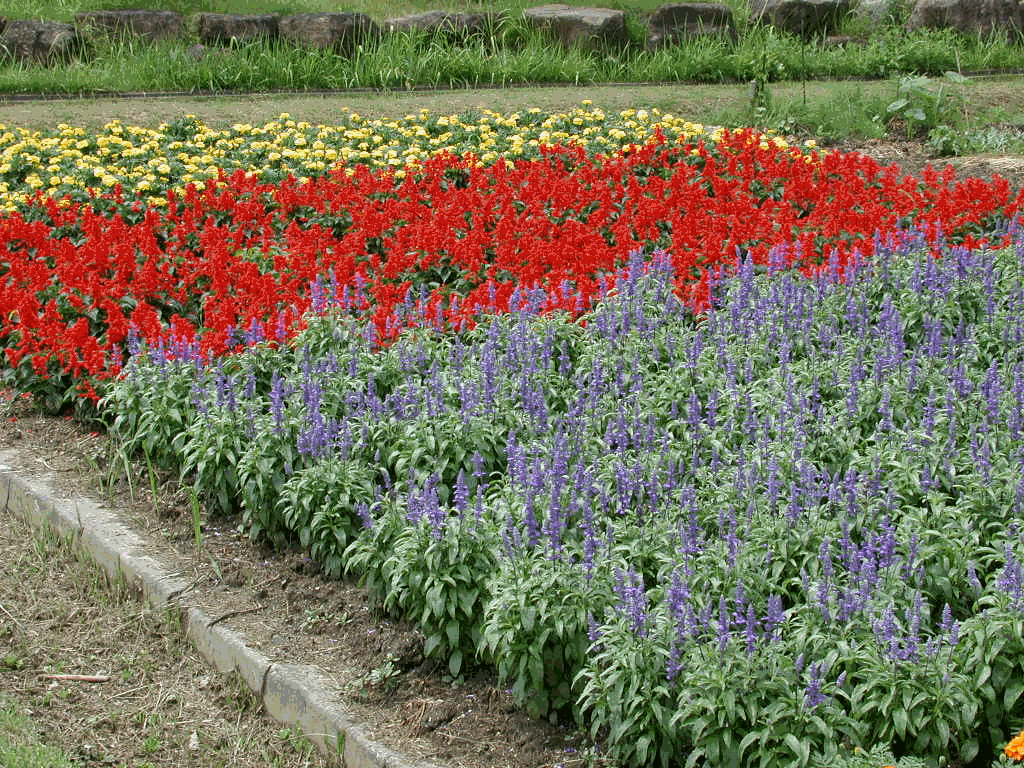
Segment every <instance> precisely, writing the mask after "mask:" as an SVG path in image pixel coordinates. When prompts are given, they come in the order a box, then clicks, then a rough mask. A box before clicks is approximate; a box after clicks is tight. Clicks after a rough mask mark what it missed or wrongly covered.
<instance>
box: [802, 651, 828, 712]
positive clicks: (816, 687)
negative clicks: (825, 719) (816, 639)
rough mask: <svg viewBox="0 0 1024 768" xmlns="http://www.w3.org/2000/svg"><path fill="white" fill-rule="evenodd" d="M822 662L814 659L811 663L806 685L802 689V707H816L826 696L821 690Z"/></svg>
mask: <svg viewBox="0 0 1024 768" xmlns="http://www.w3.org/2000/svg"><path fill="white" fill-rule="evenodd" d="M823 667H824V664H823V663H822V662H820V661H816V662H815V663H813V664H811V666H810V670H809V675H810V677H809V679H808V681H807V687H806V688H805V689H804V709H816V708H817V707H818V706H819V705H821V704H823V703H824V702H825V700H826V699H827V698H828V697H827V696H825V694H824V693H823V692H822V690H821V687H822V677H823V675H824V670H823Z"/></svg>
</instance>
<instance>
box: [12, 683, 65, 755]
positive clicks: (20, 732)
mask: <svg viewBox="0 0 1024 768" xmlns="http://www.w3.org/2000/svg"><path fill="white" fill-rule="evenodd" d="M72 765H73V763H72V762H71V759H70V758H69V757H68V756H67V755H66V754H65V753H64V752H62V751H60V750H59V749H54V748H53V747H50V746H47V745H46V744H44V743H43V742H42V741H41V740H40V738H39V734H38V732H37V731H36V730H35V729H34V728H33V727H32V723H31V721H30V720H29V719H28V718H27V717H26V716H25V715H23V714H22V713H21V712H20V711H19V709H18V707H17V706H15V705H14V704H13V703H11V702H10V701H8V700H7V699H5V698H3V697H0V768H63V766H68V768H70V766H72Z"/></svg>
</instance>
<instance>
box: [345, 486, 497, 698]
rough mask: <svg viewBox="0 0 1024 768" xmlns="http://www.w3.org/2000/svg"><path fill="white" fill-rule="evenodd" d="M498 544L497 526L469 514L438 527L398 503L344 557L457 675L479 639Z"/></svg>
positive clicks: (473, 655)
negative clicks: (409, 514)
mask: <svg viewBox="0 0 1024 768" xmlns="http://www.w3.org/2000/svg"><path fill="white" fill-rule="evenodd" d="M500 546H501V544H500V537H499V535H498V533H497V531H496V530H495V529H494V528H493V527H491V526H489V525H487V524H485V523H482V522H478V521H475V520H473V519H472V518H465V517H463V518H457V517H450V518H448V519H446V520H445V521H444V522H443V523H442V527H441V529H440V530H439V531H438V529H437V528H436V527H434V525H433V524H432V522H431V521H430V520H428V519H426V518H422V519H420V520H419V521H418V522H413V523H411V524H410V522H409V521H407V520H406V519H405V516H404V515H403V513H402V511H401V509H400V508H399V507H396V506H388V507H386V509H385V511H384V513H383V515H382V516H381V517H379V518H378V519H377V520H375V521H374V523H373V525H372V527H371V528H370V529H369V530H368V531H367V532H366V533H365V534H364V535H363V536H361V537H360V538H359V539H357V540H356V541H355V542H354V543H353V544H352V545H351V546H350V547H349V549H348V551H347V552H346V558H347V564H346V565H347V567H348V568H349V569H351V570H353V571H356V572H357V573H361V574H362V579H363V582H364V584H365V585H366V586H367V587H368V588H369V589H370V591H371V593H373V594H374V595H375V596H376V597H377V598H378V599H379V600H380V601H381V603H382V605H383V607H384V608H385V609H386V610H395V611H399V612H401V614H402V615H404V616H407V617H409V618H411V619H412V620H414V621H415V622H416V623H417V624H418V625H419V626H420V628H421V629H422V630H423V632H424V633H425V635H426V642H425V644H424V648H423V653H424V655H425V656H427V657H431V656H437V657H440V658H441V659H443V660H445V662H446V663H447V668H448V671H449V673H450V674H451V676H452V677H453V678H457V677H459V676H460V675H461V674H462V673H463V672H464V670H465V669H466V668H467V667H468V666H469V665H470V663H471V662H472V661H473V659H475V658H476V656H477V654H478V652H479V651H480V650H481V647H482V639H483V633H482V614H483V609H484V606H486V605H487V604H488V603H489V601H490V595H489V593H488V586H487V585H488V580H489V577H490V575H491V573H492V572H493V571H494V569H495V567H496V560H495V558H496V553H497V552H498V550H499V548H500Z"/></svg>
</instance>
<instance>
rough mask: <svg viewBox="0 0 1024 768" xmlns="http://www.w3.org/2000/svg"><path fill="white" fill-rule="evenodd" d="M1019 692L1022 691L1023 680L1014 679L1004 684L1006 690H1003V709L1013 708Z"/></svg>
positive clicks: (1023, 688)
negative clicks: (1006, 684)
mask: <svg viewBox="0 0 1024 768" xmlns="http://www.w3.org/2000/svg"><path fill="white" fill-rule="evenodd" d="M1021 693H1024V681H1022V680H1015V681H1013V682H1012V683H1010V684H1009V685H1008V686H1006V690H1005V691H1003V709H1004V710H1006V711H1007V712H1009V711H1010V710H1011V709H1013V706H1014V704H1016V703H1017V699H1019V698H1020V695H1021Z"/></svg>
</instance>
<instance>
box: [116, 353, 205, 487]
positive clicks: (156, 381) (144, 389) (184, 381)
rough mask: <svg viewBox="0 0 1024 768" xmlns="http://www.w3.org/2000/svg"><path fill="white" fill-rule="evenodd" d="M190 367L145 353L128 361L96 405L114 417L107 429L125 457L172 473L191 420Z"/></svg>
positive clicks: (193, 377) (193, 371) (178, 463)
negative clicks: (150, 463) (123, 370)
mask: <svg viewBox="0 0 1024 768" xmlns="http://www.w3.org/2000/svg"><path fill="white" fill-rule="evenodd" d="M195 383H196V368H195V366H194V365H193V364H192V363H186V362H175V361H166V360H161V361H159V362H154V360H153V358H151V357H150V355H148V354H146V353H142V354H139V355H136V356H135V357H133V358H132V360H131V362H130V364H129V367H128V370H127V371H126V372H125V375H123V376H121V377H120V378H118V379H116V380H114V382H113V383H112V384H111V385H110V391H109V393H108V394H107V396H106V397H104V398H103V399H102V400H101V401H100V404H99V408H100V410H101V411H102V412H104V413H109V414H113V418H112V419H111V421H110V425H109V429H110V434H111V436H112V437H114V438H115V439H117V440H118V442H119V443H120V446H121V449H122V450H123V451H124V452H125V453H126V454H127V455H128V456H130V457H134V458H136V459H142V458H143V457H146V458H147V460H149V461H151V462H152V464H153V466H154V467H156V468H159V469H165V470H170V471H177V470H178V469H179V467H180V466H181V452H182V449H183V448H184V442H185V439H186V436H187V430H188V427H189V425H190V424H191V423H192V421H193V420H194V419H195V416H196V413H195V407H194V406H193V404H192V387H193V385H194V384H195Z"/></svg>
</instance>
